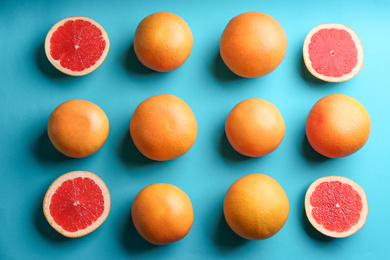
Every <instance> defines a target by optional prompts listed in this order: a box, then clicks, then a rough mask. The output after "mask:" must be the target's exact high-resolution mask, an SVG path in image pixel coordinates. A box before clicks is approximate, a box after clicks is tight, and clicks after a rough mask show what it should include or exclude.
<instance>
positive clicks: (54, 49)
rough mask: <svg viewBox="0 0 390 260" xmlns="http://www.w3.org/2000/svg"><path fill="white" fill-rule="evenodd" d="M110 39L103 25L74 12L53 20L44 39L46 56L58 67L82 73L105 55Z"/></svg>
mask: <svg viewBox="0 0 390 260" xmlns="http://www.w3.org/2000/svg"><path fill="white" fill-rule="evenodd" d="M109 48H110V42H109V40H108V36H107V33H106V31H105V30H104V29H103V27H102V26H101V25H100V24H98V23H97V22H96V21H94V20H92V19H91V18H88V17H82V16H74V17H68V18H65V19H63V20H61V21H59V22H58V23H56V24H55V25H54V26H53V27H52V28H51V29H50V31H49V33H48V34H47V36H46V40H45V52H46V56H47V58H48V59H49V61H50V62H51V64H53V66H54V67H56V68H57V69H58V70H59V71H61V72H63V73H65V74H68V75H72V76H82V75H86V74H88V73H91V72H92V71H94V70H95V69H96V68H97V67H99V66H100V64H102V62H103V61H104V59H105V58H106V56H107V53H108V49H109Z"/></svg>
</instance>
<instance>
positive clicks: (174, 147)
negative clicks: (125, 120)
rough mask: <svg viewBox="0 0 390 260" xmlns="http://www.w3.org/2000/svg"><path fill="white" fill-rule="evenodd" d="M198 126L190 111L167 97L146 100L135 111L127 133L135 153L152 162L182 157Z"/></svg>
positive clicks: (173, 97)
mask: <svg viewBox="0 0 390 260" xmlns="http://www.w3.org/2000/svg"><path fill="white" fill-rule="evenodd" d="M197 132H198V125H197V123H196V119H195V116H194V113H193V112H192V110H191V108H190V107H189V106H188V105H187V103H185V102H184V101H183V100H182V99H180V98H178V97H176V96H173V95H169V94H163V95H157V96H153V97H150V98H148V99H146V100H144V101H143V102H141V104H139V105H138V107H137V108H136V109H135V111H134V114H133V116H132V118H131V122H130V134H131V137H132V139H133V141H134V144H135V146H136V147H137V148H138V150H139V151H140V152H141V153H142V154H143V155H144V156H146V157H148V158H149V159H152V160H156V161H166V160H171V159H174V158H177V157H179V156H182V155H183V154H185V153H186V152H187V151H188V150H189V149H190V148H191V147H192V145H193V144H194V142H195V139H196V135H197Z"/></svg>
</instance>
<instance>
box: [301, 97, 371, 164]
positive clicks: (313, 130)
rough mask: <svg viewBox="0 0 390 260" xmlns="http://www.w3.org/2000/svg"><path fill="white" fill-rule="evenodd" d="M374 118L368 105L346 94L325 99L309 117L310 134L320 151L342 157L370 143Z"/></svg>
mask: <svg viewBox="0 0 390 260" xmlns="http://www.w3.org/2000/svg"><path fill="white" fill-rule="evenodd" d="M370 129H371V121H370V117H369V115H368V113H367V110H366V109H365V108H364V106H363V105H362V104H361V103H360V102H359V101H357V100H356V99H354V98H352V97H349V96H347V95H343V94H332V95H328V96H325V97H323V98H321V99H320V100H319V101H318V102H317V103H316V104H315V105H314V106H313V108H312V109H311V110H310V112H309V115H308V117H307V119H306V136H307V139H308V141H309V143H310V145H311V146H312V147H313V149H314V150H316V151H317V152H318V153H320V154H322V155H324V156H326V157H330V158H339V157H344V156H348V155H350V154H353V153H354V152H356V151H358V150H359V149H360V148H362V147H363V146H364V144H365V143H366V142H367V140H368V137H369V135H370Z"/></svg>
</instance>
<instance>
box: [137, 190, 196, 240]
mask: <svg viewBox="0 0 390 260" xmlns="http://www.w3.org/2000/svg"><path fill="white" fill-rule="evenodd" d="M131 215H132V218H133V222H134V226H135V228H136V230H137V232H138V233H139V234H140V235H141V236H142V237H143V238H144V239H145V240H147V241H149V242H150V243H152V244H155V245H164V244H170V243H173V242H176V241H178V240H180V239H182V238H184V237H185V236H186V235H187V234H188V232H189V231H190V229H191V227H192V223H193V222H194V212H193V208H192V204H191V200H190V198H189V197H188V196H187V194H186V193H185V192H184V191H182V190H181V189H179V188H178V187H176V186H174V185H172V184H166V183H155V184H152V185H149V186H147V187H145V188H143V189H142V190H141V191H140V192H139V193H138V194H137V196H136V197H135V199H134V202H133V205H132V208H131Z"/></svg>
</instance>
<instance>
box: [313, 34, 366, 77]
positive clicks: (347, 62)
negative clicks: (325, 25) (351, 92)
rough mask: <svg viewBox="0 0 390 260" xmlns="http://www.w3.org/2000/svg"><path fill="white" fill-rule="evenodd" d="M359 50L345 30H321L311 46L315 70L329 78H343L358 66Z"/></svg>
mask: <svg viewBox="0 0 390 260" xmlns="http://www.w3.org/2000/svg"><path fill="white" fill-rule="evenodd" d="M357 54H358V52H357V49H356V46H355V42H354V41H353V40H352V38H351V35H350V34H349V33H348V32H347V31H345V30H343V29H334V28H332V29H321V30H319V31H318V32H316V33H315V34H314V35H313V36H312V38H311V42H310V44H309V57H310V61H311V65H312V66H313V69H314V70H315V71H316V72H318V73H320V74H323V75H325V76H328V77H341V76H343V75H345V74H348V73H350V72H351V71H352V69H353V68H354V67H355V66H356V65H357V62H358V59H357Z"/></svg>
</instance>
